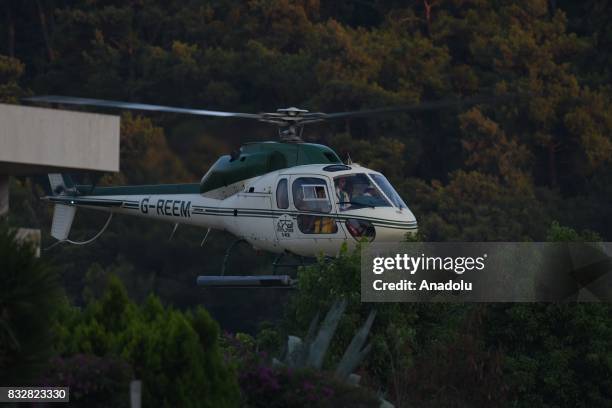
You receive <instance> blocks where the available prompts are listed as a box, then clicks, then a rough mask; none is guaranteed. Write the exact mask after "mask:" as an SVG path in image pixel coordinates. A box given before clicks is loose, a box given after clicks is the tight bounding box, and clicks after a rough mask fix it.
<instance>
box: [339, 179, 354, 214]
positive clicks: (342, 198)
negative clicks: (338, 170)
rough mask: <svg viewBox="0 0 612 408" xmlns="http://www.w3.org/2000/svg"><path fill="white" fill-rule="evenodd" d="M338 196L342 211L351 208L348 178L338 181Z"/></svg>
mask: <svg viewBox="0 0 612 408" xmlns="http://www.w3.org/2000/svg"><path fill="white" fill-rule="evenodd" d="M336 196H337V197H338V203H339V207H340V209H341V210H346V209H348V208H349V207H350V206H351V204H350V201H351V196H350V195H349V193H348V186H347V180H346V177H339V178H338V179H336Z"/></svg>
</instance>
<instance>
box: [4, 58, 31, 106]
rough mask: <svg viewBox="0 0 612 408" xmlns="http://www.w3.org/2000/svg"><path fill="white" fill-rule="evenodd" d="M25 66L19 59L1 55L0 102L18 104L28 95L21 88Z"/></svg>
mask: <svg viewBox="0 0 612 408" xmlns="http://www.w3.org/2000/svg"><path fill="white" fill-rule="evenodd" d="M24 69H25V65H24V64H23V63H22V62H21V61H19V60H18V59H17V58H12V57H7V56H6V55H1V54H0V102H2V103H18V102H19V98H21V97H23V96H25V95H26V93H25V91H23V90H22V89H21V87H20V86H19V78H20V77H21V76H22V75H23V71H24Z"/></svg>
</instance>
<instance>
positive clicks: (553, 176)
mask: <svg viewBox="0 0 612 408" xmlns="http://www.w3.org/2000/svg"><path fill="white" fill-rule="evenodd" d="M557 147H558V146H557V144H556V143H553V142H551V143H550V144H549V145H548V178H549V180H550V186H551V187H556V186H557V160H556V159H557V156H556V154H557Z"/></svg>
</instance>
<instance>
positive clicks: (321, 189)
mask: <svg viewBox="0 0 612 408" xmlns="http://www.w3.org/2000/svg"><path fill="white" fill-rule="evenodd" d="M291 188H292V192H293V204H295V208H296V209H298V210H300V211H311V212H319V213H328V212H331V209H332V206H331V202H330V201H329V194H328V191H327V183H326V182H325V180H324V179H320V178H316V177H300V178H298V179H296V180H295V181H294V182H293V185H292V187H291ZM297 224H298V228H299V229H300V231H301V232H302V234H335V233H336V232H338V226H337V225H336V220H335V219H334V218H333V217H327V216H323V215H317V214H312V215H311V214H298V216H297Z"/></svg>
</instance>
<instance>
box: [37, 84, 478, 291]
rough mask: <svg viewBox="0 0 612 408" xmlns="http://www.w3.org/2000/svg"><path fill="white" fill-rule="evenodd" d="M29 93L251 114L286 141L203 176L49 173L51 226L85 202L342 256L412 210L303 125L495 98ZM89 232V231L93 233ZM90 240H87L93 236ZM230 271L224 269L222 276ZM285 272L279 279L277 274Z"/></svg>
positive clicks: (255, 147)
mask: <svg viewBox="0 0 612 408" xmlns="http://www.w3.org/2000/svg"><path fill="white" fill-rule="evenodd" d="M26 100H27V101H29V102H34V103H45V104H60V105H80V106H90V107H101V108H115V109H130V110H140V111H153V112H172V113H179V114H191V115H200V116H216V117H225V118H238V119H251V120H256V121H259V122H264V123H270V124H273V125H276V126H277V128H278V136H279V141H267V142H254V143H247V144H244V145H243V146H242V147H241V148H240V149H239V150H238V151H236V152H233V153H232V154H229V155H224V156H221V157H220V158H219V159H218V160H217V161H216V162H215V163H214V164H213V165H212V166H211V167H210V169H209V170H208V171H207V172H206V174H204V176H203V177H202V179H201V181H200V183H189V184H170V185H141V186H111V187H98V186H93V185H78V184H75V183H74V182H73V181H72V180H71V178H70V177H69V176H67V175H64V174H49V176H48V177H49V182H50V186H51V190H52V193H51V195H48V196H46V197H43V199H45V200H48V201H49V202H51V203H53V204H54V205H55V208H54V214H53V221H52V226H51V235H52V236H53V237H54V238H56V239H57V240H58V243H61V242H68V243H77V242H74V241H71V240H70V239H68V236H69V233H70V229H71V226H72V222H73V219H74V217H75V214H76V210H77V208H79V207H83V208H89V209H94V210H101V211H106V212H108V213H109V218H108V219H107V222H106V224H105V225H104V227H103V228H102V230H101V231H100V232H99V233H98V234H96V236H94V238H93V239H96V238H97V237H98V236H100V235H101V234H102V233H103V231H104V230H105V229H106V227H107V226H108V224H109V222H110V220H111V218H112V216H113V214H126V215H135V216H139V217H146V218H150V219H156V220H162V221H168V222H171V223H173V224H174V225H175V227H174V230H173V234H174V231H176V228H177V227H178V225H179V224H188V225H195V226H198V227H203V228H206V229H207V231H206V235H205V237H204V240H203V242H202V243H204V241H205V240H206V238H207V237H208V234H209V232H210V231H211V230H222V231H227V232H229V233H231V234H233V235H234V236H236V237H237V238H238V239H239V240H242V241H246V242H247V243H249V244H250V245H251V246H252V247H253V248H254V249H256V250H263V251H269V252H272V253H276V254H285V253H289V254H292V255H296V256H299V257H316V256H320V255H323V256H331V257H333V256H336V255H337V254H338V253H339V251H340V249H341V248H342V246H343V245H347V246H348V247H349V248H354V247H355V246H356V245H357V244H358V243H359V242H363V241H366V242H377V243H378V242H391V243H394V242H401V241H404V240H405V239H406V236H407V234H415V233H416V232H417V230H418V223H417V219H416V217H415V215H414V214H413V213H412V211H411V210H410V208H409V207H408V205H407V204H406V203H405V202H404V200H403V199H402V198H401V196H400V195H399V194H398V192H397V191H396V190H395V188H394V187H393V186H392V185H391V183H390V182H389V181H388V180H387V178H386V177H385V176H384V175H383V174H382V173H380V172H378V171H376V170H374V169H369V168H366V167H363V166H360V165H359V164H355V163H352V162H347V163H344V162H343V161H342V160H341V159H340V157H339V156H338V155H337V154H336V152H335V151H334V150H332V149H331V148H329V147H327V146H324V145H321V144H315V143H306V142H304V141H303V140H302V132H303V129H304V126H305V125H307V124H311V123H317V122H323V121H328V120H334V119H346V118H353V117H366V116H372V115H379V114H386V113H393V112H411V111H421V110H429V109H437V108H440V107H446V106H452V105H458V104H465V103H469V104H475V103H483V102H488V100H489V99H488V98H482V97H475V98H471V99H469V100H461V101H452V102H430V103H419V104H414V105H405V106H394V107H387V108H378V109H369V110H360V111H350V112H337V113H323V112H309V111H308V110H305V109H300V108H296V107H289V108H284V109H278V110H277V111H276V112H264V113H257V114H255V113H239V112H223V111H213V110H204V109H190V108H178V107H170V106H159V105H150V104H141V103H133V102H120V101H110V100H101V99H89V98H78V97H69V96H53V95H46V96H34V97H30V98H26ZM93 239H92V240H93ZM92 240H88V241H86V242H82V243H89V242H91V241H92ZM223 274H224V273H222V275H223ZM251 278H253V277H225V278H223V279H217V278H215V277H199V278H198V283H199V284H203V285H213V286H214V285H219V286H232V285H233V286H250V285H252V284H255V285H266V284H290V283H291V279H290V278H289V277H288V276H282V277H279V276H278V275H274V276H263V277H261V276H260V277H255V278H253V279H251ZM279 279H280V280H279Z"/></svg>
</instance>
